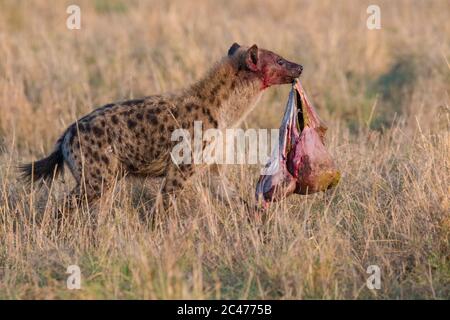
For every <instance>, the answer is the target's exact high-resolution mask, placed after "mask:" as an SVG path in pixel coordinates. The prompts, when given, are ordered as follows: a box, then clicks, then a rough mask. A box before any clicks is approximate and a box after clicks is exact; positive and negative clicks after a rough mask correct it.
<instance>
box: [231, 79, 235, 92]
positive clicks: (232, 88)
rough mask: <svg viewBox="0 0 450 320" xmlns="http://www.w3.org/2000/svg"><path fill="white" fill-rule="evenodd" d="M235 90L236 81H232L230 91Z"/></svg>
mask: <svg viewBox="0 0 450 320" xmlns="http://www.w3.org/2000/svg"><path fill="white" fill-rule="evenodd" d="M234 88H236V80H233V81H231V84H230V89H231V90H234Z"/></svg>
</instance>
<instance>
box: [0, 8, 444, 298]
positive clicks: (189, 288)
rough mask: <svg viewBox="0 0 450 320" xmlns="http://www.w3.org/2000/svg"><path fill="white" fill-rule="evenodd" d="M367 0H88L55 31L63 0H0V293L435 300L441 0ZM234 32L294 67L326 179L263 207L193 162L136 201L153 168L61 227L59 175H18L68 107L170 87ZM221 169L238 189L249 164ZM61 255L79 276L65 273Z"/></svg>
mask: <svg viewBox="0 0 450 320" xmlns="http://www.w3.org/2000/svg"><path fill="white" fill-rule="evenodd" d="M377 2H378V3H379V5H380V6H381V15H382V29H381V30H378V31H369V30H367V28H366V26H365V21H366V18H367V14H366V8H367V6H368V5H369V4H371V1H369V2H364V1H339V2H336V1H290V0H283V1H256V0H255V1H119V0H112V1H106V0H95V1H87V0H85V1H77V3H78V4H79V5H80V7H81V10H82V29H81V30H79V31H70V30H67V29H66V27H65V19H66V17H67V14H66V13H65V10H66V7H67V6H68V5H69V4H72V3H73V1H58V2H55V3H54V2H48V1H12V0H11V1H9V0H3V1H0V150H1V151H0V298H7V299H15V298H31V299H51V298H88V299H95V298H152V299H153V298H157V299H161V298H162V299H166V298H258V299H259V298H276V299H278V298H281V299H288V298H294V299H297V298H320V299H322V298H325V299H331V298H336V299H343V298H350V299H353V298H381V299H385V298H393V299H397V298H438V299H448V298H449V297H450V261H449V260H450V258H449V256H450V246H449V235H450V216H449V193H450V185H449V180H450V174H449V165H450V163H449V150H450V149H449V129H450V127H449V114H450V99H449V89H450V86H449V84H450V65H449V61H450V19H449V18H450V17H449V12H450V4H449V2H448V1H445V0H442V1H377ZM234 41H237V42H240V43H242V44H252V43H257V44H258V45H259V46H261V47H265V48H268V49H271V50H273V51H275V52H277V53H280V54H282V55H283V56H285V57H287V58H289V59H290V60H293V61H298V62H301V63H302V64H303V65H304V67H305V70H304V74H303V76H302V78H303V83H304V85H305V87H306V89H307V90H308V93H309V95H310V97H311V98H312V100H313V101H314V103H315V105H316V107H317V108H318V110H319V112H320V114H321V116H322V118H324V120H326V122H327V123H328V125H329V133H328V146H329V148H330V150H331V152H332V153H333V155H334V157H335V159H336V160H337V162H338V165H339V167H340V169H341V172H342V174H343V177H342V181H341V183H340V184H339V186H338V187H337V188H336V189H335V190H333V191H331V192H328V193H326V194H316V195H310V196H292V197H291V198H289V199H288V200H286V201H283V202H281V203H278V204H275V205H273V206H272V207H271V208H270V210H269V212H268V213H267V219H266V221H265V223H260V222H257V221H252V219H248V214H247V213H246V211H245V209H244V208H243V207H242V206H241V205H240V204H235V203H232V204H230V205H223V204H220V203H218V202H216V201H215V200H214V199H212V198H211V197H210V196H209V193H208V192H206V189H205V187H204V186H203V184H202V183H201V179H200V178H197V179H195V180H194V181H192V183H191V185H190V186H189V187H188V188H187V190H185V191H184V192H183V194H182V196H181V197H180V198H179V199H178V201H177V203H176V206H175V207H174V208H173V209H171V210H170V212H169V213H168V214H167V215H165V216H156V217H148V216H147V213H148V211H149V205H150V204H151V199H152V197H153V191H154V189H155V183H154V181H127V182H125V181H124V182H121V183H119V184H118V185H117V186H116V188H115V189H116V190H115V193H113V194H112V195H110V196H108V197H105V199H104V201H103V202H102V204H101V206H100V207H99V208H97V209H94V210H83V211H77V212H75V213H74V218H73V221H72V222H70V223H69V222H68V221H64V222H63V224H62V225H58V223H57V222H56V220H55V219H54V218H53V216H54V215H55V213H56V212H57V211H58V210H59V209H61V207H62V206H63V204H62V202H61V200H60V199H61V198H62V196H63V194H64V191H65V189H66V188H68V187H65V186H64V185H63V184H61V183H56V184H54V186H53V187H52V190H47V189H46V188H43V189H42V190H41V191H36V190H35V189H34V190H29V189H28V188H26V187H25V185H23V184H21V183H19V182H18V181H17V172H16V171H15V166H16V165H17V164H18V163H20V162H24V161H29V160H31V159H36V158H39V157H42V156H43V155H44V154H46V153H48V152H49V151H50V150H51V149H52V147H53V144H54V142H55V141H56V139H57V137H58V136H59V134H60V133H61V132H62V131H63V130H64V128H65V127H66V126H67V125H68V124H69V123H71V122H72V121H74V120H75V119H76V118H77V117H79V116H81V115H83V114H85V113H87V112H89V111H90V110H92V109H93V108H94V107H95V106H99V105H102V104H105V103H107V102H111V101H114V100H121V99H126V98H133V97H140V96H144V95H149V94H153V93H159V92H161V91H167V90H172V89H175V88H179V87H182V86H185V84H186V83H188V82H191V81H193V80H194V79H197V78H199V77H200V76H201V75H202V74H203V73H204V72H205V71H206V70H207V69H208V67H209V66H210V65H211V64H212V63H213V62H214V61H216V60H217V59H219V58H220V57H221V56H222V55H223V54H225V52H226V50H227V49H228V47H229V46H230V45H231V44H232V43H233V42H234ZM288 90H289V86H283V87H279V88H271V89H270V90H268V91H267V92H266V93H265V95H264V97H263V99H262V100H261V101H260V103H259V106H258V107H257V108H256V110H255V111H254V112H253V113H252V114H251V115H250V116H249V118H248V119H247V121H246V122H245V124H244V125H245V126H246V127H262V128H275V127H277V126H278V124H279V121H280V119H281V116H282V111H283V108H284V104H285V100H286V98H287V93H288ZM229 178H230V180H231V181H232V182H233V183H234V185H235V187H236V189H238V190H239V192H240V193H241V194H242V196H243V197H244V198H247V199H250V198H251V197H252V196H253V192H254V187H255V183H256V179H257V178H258V168H255V167H252V166H234V167H232V168H231V170H230V174H229ZM69 182H70V181H69ZM72 264H76V265H79V266H80V268H81V272H82V289H81V290H74V291H71V290H68V289H67V288H66V278H67V276H68V275H66V274H65V271H66V268H67V266H68V265H72ZM369 265H378V266H380V268H381V289H380V290H369V289H368V288H367V287H366V285H365V283H366V279H367V277H368V276H369V275H368V274H366V268H367V267H368V266H369Z"/></svg>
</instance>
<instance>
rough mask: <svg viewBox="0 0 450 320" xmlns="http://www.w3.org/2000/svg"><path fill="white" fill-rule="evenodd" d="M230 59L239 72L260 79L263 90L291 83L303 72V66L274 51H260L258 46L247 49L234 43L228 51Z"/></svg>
mask: <svg viewBox="0 0 450 320" xmlns="http://www.w3.org/2000/svg"><path fill="white" fill-rule="evenodd" d="M228 57H229V58H231V59H233V60H234V61H235V62H236V63H237V66H238V69H239V71H244V72H246V73H248V75H247V76H248V77H257V78H259V79H260V80H261V82H262V88H263V89H265V88H267V87H270V86H273V85H277V84H286V83H291V82H292V81H294V79H295V78H298V77H299V76H300V74H301V73H302V70H303V67H302V66H301V65H299V64H296V63H293V62H290V61H288V60H286V59H284V58H283V57H281V56H279V55H277V54H276V53H273V52H272V51H269V50H265V49H259V48H258V47H257V46H256V44H254V45H253V46H251V47H250V48H247V47H243V46H240V45H239V44H237V43H234V44H233V45H232V46H231V47H230V49H229V50H228Z"/></svg>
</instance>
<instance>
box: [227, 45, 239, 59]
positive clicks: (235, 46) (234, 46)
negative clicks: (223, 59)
mask: <svg viewBox="0 0 450 320" xmlns="http://www.w3.org/2000/svg"><path fill="white" fill-rule="evenodd" d="M240 47H241V46H240V45H239V44H237V43H236V42H235V43H233V45H232V46H231V47H230V49H228V56H232V55H233V54H234V53H235V52H236V50H237V49H239V48H240Z"/></svg>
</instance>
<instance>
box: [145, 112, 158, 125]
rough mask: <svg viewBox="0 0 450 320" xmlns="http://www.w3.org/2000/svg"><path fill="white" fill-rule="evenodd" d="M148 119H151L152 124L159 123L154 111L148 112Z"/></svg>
mask: <svg viewBox="0 0 450 320" xmlns="http://www.w3.org/2000/svg"><path fill="white" fill-rule="evenodd" d="M147 119H148V120H149V121H150V123H151V124H152V125H155V126H156V125H157V124H158V118H157V117H156V116H155V115H154V114H153V113H151V112H149V113H148V114H147Z"/></svg>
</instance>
